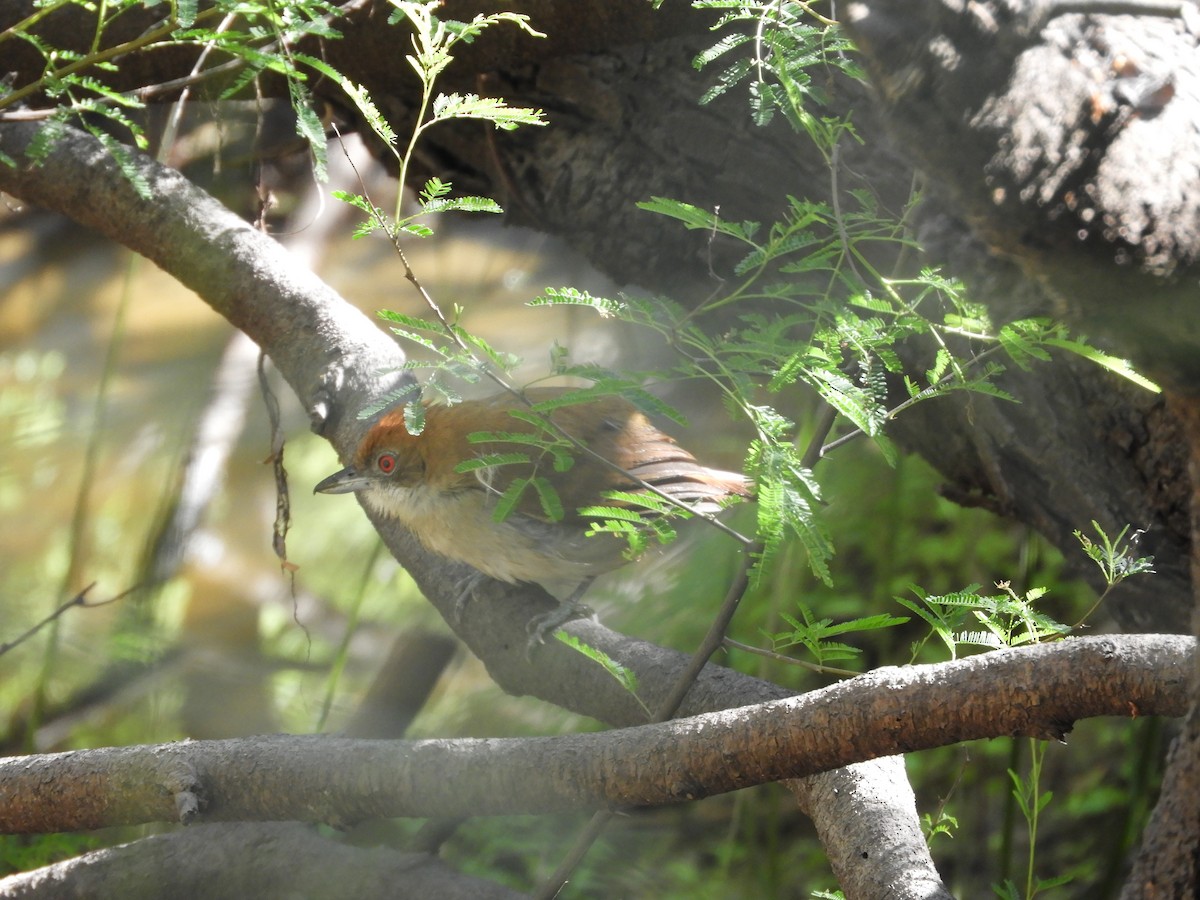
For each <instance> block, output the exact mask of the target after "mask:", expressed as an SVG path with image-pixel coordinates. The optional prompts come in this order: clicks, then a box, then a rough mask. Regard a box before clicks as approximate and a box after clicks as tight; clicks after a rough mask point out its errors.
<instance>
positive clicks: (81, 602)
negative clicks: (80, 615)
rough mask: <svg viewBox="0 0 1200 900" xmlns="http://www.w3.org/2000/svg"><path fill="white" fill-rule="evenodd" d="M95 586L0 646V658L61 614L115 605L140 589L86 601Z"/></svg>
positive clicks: (137, 586) (93, 583)
mask: <svg viewBox="0 0 1200 900" xmlns="http://www.w3.org/2000/svg"><path fill="white" fill-rule="evenodd" d="M95 586H96V582H94V581H93V582H92V583H91V584H89V585H88V586H87V587H85V588H84V589H83V590H82V591H80V592H79V593H78V594H76V595H75V596H74V597H72V598H71V599H70V600H68V601H67V602H66V603H64V604H63V605H62V606H60V607H58V609H56V610H54V612H52V613H50V615H48V616H46V618H44V619H42V621H40V622H38V623H37V624H36V625H34V626H32V627H31V628H29V629H28V630H26V631H25V632H24V633H22V634H21V635H19V636H18V637H16V638H14V639H13V640H11V641H8V642H7V643H4V644H0V656H3V655H4V654H5V653H8V651H10V650H13V649H16V648H17V647H19V646H20V645H21V644H23V643H25V642H26V641H27V640H29V639H30V638H31V637H33V636H34V635H35V634H37V633H38V632H39V631H41V630H42V629H43V628H45V627H46V626H47V625H49V624H50V623H51V622H53V621H54V620H55V619H57V618H58V617H59V616H61V615H62V614H63V613H65V612H66V611H67V610H68V609H72V608H74V607H76V606H78V607H79V608H81V609H96V608H97V607H100V606H108V604H110V603H116V602H117V601H118V600H121V599H124V598H125V597H128V596H129V595H130V594H132V593H133V592H134V591H136V590H137V589H138V588H139V587H141V585H139V584H135V585H134V586H133V587H131V588H126V589H125V590H123V591H121V593H119V594H117V595H116V596H115V597H110V598H109V599H107V600H94V601H89V600H88V599H87V594H88V591H90V590H91V589H92V588H94V587H95Z"/></svg>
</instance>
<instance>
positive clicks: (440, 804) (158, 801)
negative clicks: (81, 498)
mask: <svg viewBox="0 0 1200 900" xmlns="http://www.w3.org/2000/svg"><path fill="white" fill-rule="evenodd" d="M1195 661H1196V653H1195V642H1194V641H1193V640H1191V639H1189V638H1184V637H1155V636H1114V637H1095V638H1079V639H1075V640H1066V641H1060V642H1056V643H1052V644H1042V645H1038V646H1032V647H1026V648H1020V649H1013V650H1006V651H1002V652H996V653H988V654H982V655H979V656H975V657H971V658H968V659H962V660H956V661H953V662H947V663H942V664H938V665H925V666H909V667H904V668H888V669H880V670H877V671H875V672H871V673H868V674H866V675H862V676H859V677H858V678H854V679H851V680H849V681H845V682H842V683H839V684H835V685H832V686H830V687H828V688H825V689H823V690H819V691H813V692H811V693H808V694H804V695H802V696H799V697H790V698H787V699H784V700H776V701H773V702H770V703H764V704H759V705H756V706H749V707H743V708H741V709H731V710H725V711H722V712H715V713H707V714H704V715H700V716H695V717H692V718H688V719H678V720H675V721H672V722H667V723H663V724H656V725H644V726H640V727H637V728H629V729H624V730H619V731H612V732H606V733H601V734H579V735H566V736H561V737H547V738H506V739H494V738H493V739H459V740H426V741H358V740H351V739H345V738H330V737H324V736H310V737H292V736H277V737H264V738H248V739H239V740H229V741H192V742H184V743H176V744H167V745H160V746H147V747H120V748H108V749H99V750H82V751H73V752H68V753H56V754H47V755H43V756H27V757H19V758H14V759H10V760H5V761H0V831H2V832H8V833H14V832H15V833H26V832H32V831H74V830H80V829H93V828H100V827H106V826H110V825H128V824H140V823H145V822H152V821H175V820H180V819H182V820H183V821H185V822H187V821H193V820H208V821H229V820H235V821H242V820H301V821H310V822H330V823H334V824H337V825H344V824H347V823H353V822H357V821H360V820H363V819H370V818H384V817H396V816H416V817H431V816H470V815H502V814H520V813H548V812H561V811H566V810H575V809H581V808H596V807H608V808H628V807H638V806H657V805H663V804H670V803H678V802H681V801H685V800H694V799H700V798H702V797H707V796H711V795H713V794H718V793H725V792H727V791H732V790H737V789H740V788H744V787H750V786H753V785H757V784H765V783H769V782H775V781H781V780H784V779H788V778H796V777H800V776H805V775H812V774H815V773H817V772H821V771H825V770H828V769H833V768H836V767H839V766H844V765H847V764H849V763H854V762H860V761H863V760H868V759H874V758H878V757H881V756H889V755H893V754H896V753H904V752H909V751H912V750H925V749H930V748H932V747H939V746H945V745H947V744H954V743H958V742H960V741H968V740H978V739H981V738H990V737H998V736H1002V735H1009V736H1016V735H1019V736H1027V737H1036V738H1041V739H1050V740H1061V739H1063V738H1064V736H1065V735H1066V733H1067V732H1068V731H1069V730H1070V728H1071V726H1072V724H1073V722H1074V721H1075V720H1076V719H1080V718H1087V717H1092V716H1141V715H1169V716H1175V715H1181V714H1183V712H1185V711H1186V709H1187V686H1188V683H1189V679H1190V675H1191V672H1192V670H1193V669H1194V667H1195ZM948 698H952V699H948Z"/></svg>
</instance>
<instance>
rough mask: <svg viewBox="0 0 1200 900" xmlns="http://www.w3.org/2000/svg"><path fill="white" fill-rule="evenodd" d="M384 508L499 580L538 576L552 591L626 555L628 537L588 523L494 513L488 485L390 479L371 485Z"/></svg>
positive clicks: (375, 502) (373, 499)
mask: <svg viewBox="0 0 1200 900" xmlns="http://www.w3.org/2000/svg"><path fill="white" fill-rule="evenodd" d="M364 499H365V500H366V501H367V502H368V503H369V504H370V505H371V506H372V507H374V508H375V509H376V510H377V511H378V512H380V513H382V514H384V515H387V516H391V517H393V518H396V519H398V520H399V521H400V522H401V523H403V524H404V525H405V526H406V527H407V528H408V529H409V530H410V531H412V532H413V534H415V535H416V536H417V538H418V539H419V540H420V541H421V543H422V544H424V545H425V546H426V547H427V548H429V549H430V550H432V551H433V552H434V553H438V554H441V555H442V556H446V557H449V558H450V559H456V560H459V561H461V562H465V563H466V564H467V565H469V566H472V567H473V568H476V569H478V570H479V571H480V572H483V573H484V574H485V575H488V576H490V577H492V578H496V579H499V580H500V581H507V582H510V583H516V582H519V581H531V582H536V583H538V584H541V585H542V586H544V587H545V588H546V589H547V590H549V591H550V592H551V593H553V594H565V593H568V592H570V591H571V590H573V589H574V588H575V587H576V586H577V585H578V584H579V583H580V582H581V581H583V580H584V579H585V578H588V577H591V576H593V575H598V574H600V573H602V572H607V571H609V570H611V569H615V568H617V567H618V566H620V565H622V564H623V563H624V562H625V559H624V557H623V556H622V551H623V550H624V546H625V545H624V542H623V541H621V540H619V539H617V538H614V537H613V536H611V535H607V534H600V535H596V536H594V537H590V538H589V537H587V536H585V534H584V529H583V528H581V527H579V526H569V525H564V524H559V523H552V522H541V521H538V520H536V519H532V518H529V517H528V516H521V515H517V514H514V515H512V516H510V517H509V518H507V519H505V520H504V521H503V522H495V521H493V520H492V512H493V510H494V508H495V502H494V499H493V497H492V496H490V495H489V494H487V493H486V492H484V491H482V490H477V489H468V490H459V491H441V490H437V489H435V488H430V487H428V486H413V487H403V486H399V485H389V486H387V487H383V488H378V489H375V490H371V491H368V492H366V493H365V497H364Z"/></svg>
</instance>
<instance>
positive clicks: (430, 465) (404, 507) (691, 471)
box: [314, 387, 752, 646]
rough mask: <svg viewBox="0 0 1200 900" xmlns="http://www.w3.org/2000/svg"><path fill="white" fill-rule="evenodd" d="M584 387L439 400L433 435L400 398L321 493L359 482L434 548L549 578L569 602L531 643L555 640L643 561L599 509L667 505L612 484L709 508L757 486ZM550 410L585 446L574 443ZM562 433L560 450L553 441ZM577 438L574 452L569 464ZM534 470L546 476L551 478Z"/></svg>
mask: <svg viewBox="0 0 1200 900" xmlns="http://www.w3.org/2000/svg"><path fill="white" fill-rule="evenodd" d="M572 390H573V389H570V388H552V387H541V388H529V389H527V390H526V391H525V392H524V393H523V394H522V393H519V392H502V393H500V394H497V395H495V396H492V397H489V398H486V399H480V400H465V401H462V402H459V403H455V404H452V405H445V404H431V405H428V406H425V407H424V428H423V429H422V430H421V431H420V433H419V434H412V433H410V431H409V428H408V426H407V425H406V418H405V415H404V411H403V410H394V411H392V412H389V413H387V414H385V415H384V416H383V417H382V418H380V419H379V420H378V421H377V422H376V423H375V424H374V425H373V426H372V427H371V428H370V430H369V431H368V432H367V434H366V435H365V436H364V437H363V439H362V441H361V442H360V443H359V445H358V448H357V450H356V451H355V453H354V456H353V458H352V460H351V461H350V464H349V465H348V466H346V467H345V468H343V469H341V470H340V471H337V472H335V473H333V474H332V475H330V476H329V477H327V478H325V479H324V480H322V481H321V482H320V483H318V484H317V485H316V487H315V488H314V492H316V493H324V494H345V493H357V494H358V495H359V496H360V497H361V498H362V500H363V501H364V502H365V504H366V505H367V506H368V507H370V508H372V509H373V510H374V511H375V512H376V513H378V514H380V515H382V516H384V517H387V518H392V519H395V520H397V521H399V522H400V523H401V524H402V525H404V526H405V527H407V528H408V529H409V530H410V531H411V532H412V533H413V534H414V535H415V536H416V537H417V539H418V540H419V541H420V542H421V543H422V544H423V545H424V546H425V547H426V548H428V549H429V550H431V551H433V552H434V553H437V554H440V555H441V556H444V557H446V558H449V559H453V560H458V561H460V562H463V563H466V564H467V565H469V566H471V567H472V568H474V569H475V570H476V571H477V572H479V573H482V574H483V575H486V576H489V577H491V578H494V579H498V580H500V581H504V582H508V583H510V584H516V583H520V582H534V583H537V584H540V585H542V586H543V587H544V588H545V589H546V590H547V591H548V592H549V593H550V594H552V595H554V596H556V597H557V598H559V604H560V605H559V607H558V608H557V609H556V610H555V611H554V612H552V613H549V614H546V615H544V616H538V617H535V619H534V620H532V621H531V622H530V623H529V632H530V642H531V646H532V644H533V643H535V642H536V643H541V642H542V641H543V640H544V635H545V634H546V633H547V632H548V631H550V630H552V629H554V628H557V627H558V626H559V625H561V624H562V623H563V622H566V621H567V620H569V619H571V618H575V617H577V616H580V615H588V614H590V611H589V610H587V609H586V607H583V606H582V605H581V604H580V603H579V598H580V597H581V596H582V595H583V593H584V592H585V591H586V590H587V588H588V586H589V585H590V584H591V582H592V580H593V579H594V578H595V577H596V576H598V575H601V574H603V573H605V572H608V571H611V570H612V569H616V568H619V567H620V566H622V565H624V564H626V563H627V562H630V561H631V560H630V559H629V555H628V553H627V550H628V546H629V545H628V543H627V542H626V541H625V540H624V539H622V538H620V537H617V536H616V535H614V534H610V533H603V532H602V533H597V534H592V535H589V534H588V532H589V531H590V530H591V529H592V528H593V527H594V526H595V525H596V524H597V519H601V520H602V519H603V518H604V516H603V514H599V515H588V512H587V511H588V510H589V508H595V507H609V508H612V507H618V508H619V507H627V508H631V509H636V510H637V511H638V512H639V513H640V514H641V515H643V516H645V517H653V516H654V515H656V511H655V510H653V509H651V508H647V507H643V506H641V505H640V504H637V503H635V502H632V499H631V498H629V497H624V498H622V497H618V498H617V499H613V498H612V497H610V496H609V495H608V492H610V491H620V492H623V493H624V494H627V495H633V498H641V497H647V496H648V495H652V494H653V493H654V491H658V492H661V494H662V495H665V496H666V497H669V498H670V499H671V500H673V501H676V502H677V503H679V504H681V505H682V506H683V507H685V508H686V509H688V510H690V511H691V512H693V513H697V514H703V515H712V514H715V513H717V512H719V511H720V510H722V509H723V508H724V507H725V506H727V505H729V504H730V503H732V502H734V501H735V500H736V499H737V498H744V497H748V496H750V495H751V494H752V488H751V484H750V482H749V480H748V479H747V478H746V477H745V476H744V475H742V474H740V473H736V472H725V471H721V470H718V469H711V468H708V467H706V466H703V465H701V464H700V463H699V462H697V460H696V458H695V457H694V456H693V455H692V454H691V453H689V452H688V451H687V450H685V449H683V448H682V447H680V446H679V444H677V443H676V442H675V440H674V439H673V438H671V437H670V436H668V435H667V434H665V433H663V432H662V431H660V430H659V429H658V428H657V427H655V426H654V425H653V424H652V423H651V421H650V420H649V419H648V418H647V417H646V415H645V414H644V413H642V412H641V411H640V410H639V409H638V408H637V407H636V406H635V405H634V404H633V403H631V402H630V401H629V400H627V399H625V398H624V397H621V396H620V395H617V394H607V395H601V396H600V397H598V398H594V399H588V400H586V401H585V402H579V403H573V402H570V401H571V400H572V399H574V398H573V397H568V394H569V392H571V391H572ZM585 396H586V395H585ZM538 404H541V405H542V408H543V409H548V410H550V411H548V412H546V413H544V414H543V417H542V419H541V421H540V422H539V420H538V418H537V416H536V415H531V414H530V413H531V411H532V410H534V409H535V407H537V405H538ZM560 404H567V405H560ZM514 413H516V415H514ZM544 422H549V423H552V424H553V426H555V428H558V429H561V430H562V432H563V433H565V434H566V435H569V436H570V438H571V439H573V441H575V442H578V445H577V446H576V445H573V444H571V443H570V442H566V443H565V444H564V442H563V441H562V438H561V435H559V434H557V433H556V431H555V430H554V429H553V428H548V427H547V426H545V425H544V424H543V423H544ZM551 445H553V447H554V449H553V450H549V449H546V448H547V447H549V446H551ZM564 446H565V448H566V450H567V451H569V452H570V456H569V462H567V463H564V462H563V461H562V459H563V456H564V450H563V447H564ZM580 446H581V447H586V448H587V451H590V452H585V451H583V450H580V449H579V447H580ZM495 454H514V455H513V456H510V457H509V460H510V461H509V463H508V464H504V465H490V464H487V461H488V460H489V459H495V456H494V455H495ZM472 461H476V462H472ZM464 463H465V464H466V467H465V469H466V470H464V466H463V464H464ZM531 479H538V480H539V484H540V485H541V489H540V490H539V488H538V487H537V486H536V485H534V484H533V482H532V480H531ZM514 484H516V485H517V487H521V486H524V490H522V491H521V493H520V494H519V496H518V498H517V501H516V503H515V505H514V506H512V508H511V510H510V511H509V512H508V514H507V515H506V516H504V517H503V518H500V517H499V516H498V515H497V507H498V504H499V502H500V500H501V498H502V497H505V494H506V491H509V490H510V489H514ZM647 485H649V486H651V487H653V489H654V491H652V490H650V488H648V487H647ZM547 486H548V487H549V490H546V487H547ZM547 498H549V499H547ZM653 505H654V504H653V503H651V506H653ZM468 593H469V589H467V590H465V591H464V595H463V597H461V598H460V600H459V602H458V603H457V604H456V607H455V610H456V614H459V615H461V610H462V606H463V605H464V604H465V600H466V597H467V594H468Z"/></svg>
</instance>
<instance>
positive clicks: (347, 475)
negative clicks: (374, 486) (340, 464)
mask: <svg viewBox="0 0 1200 900" xmlns="http://www.w3.org/2000/svg"><path fill="white" fill-rule="evenodd" d="M370 484H371V479H370V478H368V477H367V476H366V475H359V474H358V472H356V471H355V469H354V467H353V466H347V467H346V468H344V469H342V470H341V471H340V472H334V473H333V474H332V475H330V476H329V477H328V478H326V479H324V480H323V481H321V482H320V483H318V484H317V486H316V487H315V488H313V493H314V494H352V493H354V492H355V491H361V490H362V489H363V488H365V487H368V486H369V485H370Z"/></svg>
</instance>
